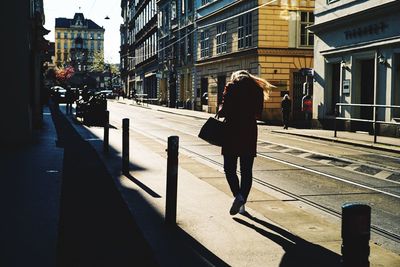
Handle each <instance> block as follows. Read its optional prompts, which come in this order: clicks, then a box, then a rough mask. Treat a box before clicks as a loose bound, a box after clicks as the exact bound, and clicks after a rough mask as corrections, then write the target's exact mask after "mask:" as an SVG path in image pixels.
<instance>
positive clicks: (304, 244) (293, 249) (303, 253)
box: [233, 212, 342, 267]
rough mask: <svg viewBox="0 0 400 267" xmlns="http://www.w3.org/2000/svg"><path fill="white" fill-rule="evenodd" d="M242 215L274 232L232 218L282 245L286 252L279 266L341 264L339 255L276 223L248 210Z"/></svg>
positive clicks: (297, 266)
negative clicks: (253, 214) (261, 218)
mask: <svg viewBox="0 0 400 267" xmlns="http://www.w3.org/2000/svg"><path fill="white" fill-rule="evenodd" d="M242 215H243V216H245V217H247V218H249V219H250V220H252V221H254V222H256V223H258V224H260V225H262V226H264V227H266V228H268V229H270V230H271V231H273V232H275V233H273V232H270V231H267V230H264V229H262V228H260V227H258V226H256V225H254V224H252V223H249V222H247V221H245V220H242V219H240V218H233V219H234V220H235V221H237V222H238V223H241V224H243V225H245V226H247V227H250V228H252V229H254V230H255V231H256V232H258V233H260V234H262V235H263V236H265V237H266V238H268V239H270V240H272V241H274V242H275V243H277V244H279V245H280V246H282V248H283V249H284V250H285V252H286V253H285V254H284V256H283V257H282V260H281V263H280V264H279V266H280V267H289V266H296V267H300V266H307V267H311V266H315V267H320V266H324V267H325V266H326V267H328V266H331V267H336V266H342V265H341V256H340V255H338V254H336V253H334V252H332V251H330V250H328V249H326V248H324V247H321V246H320V245H316V244H313V243H310V242H308V241H306V240H304V239H302V238H300V237H298V236H296V235H294V234H292V233H289V232H288V231H286V230H284V229H282V228H279V227H278V226H276V225H273V224H270V223H268V222H265V221H263V220H260V219H259V218H256V217H254V216H252V215H251V214H249V213H248V212H245V213H244V214H242Z"/></svg>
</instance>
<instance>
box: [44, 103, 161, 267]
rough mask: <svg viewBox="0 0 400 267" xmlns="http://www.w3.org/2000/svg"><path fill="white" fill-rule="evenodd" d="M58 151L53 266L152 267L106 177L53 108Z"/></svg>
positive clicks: (145, 246)
mask: <svg viewBox="0 0 400 267" xmlns="http://www.w3.org/2000/svg"><path fill="white" fill-rule="evenodd" d="M52 115H53V120H54V123H55V126H56V129H57V133H58V139H59V140H58V145H59V146H62V147H63V148H64V161H63V175H62V189H61V204H60V219H59V221H60V224H59V239H58V246H57V265H58V266H157V264H156V262H155V260H154V258H153V255H152V252H151V250H150V248H149V246H148V244H147V242H146V240H145V239H144V238H143V235H142V233H141V232H140V231H139V229H138V226H137V224H136V222H135V221H134V219H133V217H132V216H131V214H130V212H129V209H128V207H127V205H126V204H125V202H124V201H123V200H122V198H121V196H120V194H119V192H118V190H117V188H116V187H115V184H114V182H113V180H112V177H111V176H110V174H109V173H108V172H107V170H106V168H105V166H104V164H103V163H102V162H101V160H100V159H99V157H98V154H97V153H96V151H95V150H94V149H93V148H92V147H91V146H90V144H89V143H88V142H86V141H84V140H82V138H81V137H80V135H79V134H78V133H77V132H76V131H75V130H74V128H73V126H72V125H71V124H70V123H69V122H68V120H67V118H65V116H64V115H63V114H61V112H60V111H59V110H58V109H57V108H53V109H52Z"/></svg>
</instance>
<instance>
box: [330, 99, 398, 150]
mask: <svg viewBox="0 0 400 267" xmlns="http://www.w3.org/2000/svg"><path fill="white" fill-rule="evenodd" d="M344 106H347V107H371V108H373V113H372V114H373V115H372V116H373V119H371V120H368V119H357V118H351V117H349V118H342V117H338V114H340V113H341V112H340V107H344ZM378 108H385V109H387V108H390V109H392V108H399V109H400V106H390V105H375V104H348V103H336V109H335V110H336V111H335V129H334V130H335V134H334V137H337V121H338V120H345V121H359V122H367V123H372V124H373V130H374V143H376V136H377V127H376V126H377V124H392V125H400V123H399V122H396V121H379V120H378V119H377V117H378V112H377V110H378ZM350 115H351V113H350Z"/></svg>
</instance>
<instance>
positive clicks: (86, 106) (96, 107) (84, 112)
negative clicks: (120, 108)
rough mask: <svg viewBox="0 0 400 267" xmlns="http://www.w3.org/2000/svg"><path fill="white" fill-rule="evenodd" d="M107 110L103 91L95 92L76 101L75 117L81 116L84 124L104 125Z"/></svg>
mask: <svg viewBox="0 0 400 267" xmlns="http://www.w3.org/2000/svg"><path fill="white" fill-rule="evenodd" d="M106 110H107V100H106V98H105V94H104V93H100V92H97V93H95V94H94V95H91V96H89V99H88V100H87V101H85V100H84V99H83V98H81V99H79V100H77V101H76V117H78V118H81V119H82V121H83V123H84V124H87V125H95V126H104V123H105V116H106Z"/></svg>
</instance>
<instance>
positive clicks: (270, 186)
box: [132, 128, 400, 243]
mask: <svg viewBox="0 0 400 267" xmlns="http://www.w3.org/2000/svg"><path fill="white" fill-rule="evenodd" d="M132 130H134V131H137V132H139V133H140V134H143V135H145V136H147V137H150V138H152V139H156V140H157V141H158V142H160V143H163V144H165V145H167V141H166V140H165V139H163V138H160V137H158V136H156V135H152V134H150V133H148V132H144V131H141V130H138V129H137V128H135V129H132ZM180 149H182V150H184V151H185V152H187V153H189V154H192V155H194V156H196V157H199V158H201V159H203V160H205V161H207V162H209V163H211V164H213V165H215V166H217V167H219V168H223V164H221V163H219V162H218V161H215V160H213V159H212V158H210V157H207V156H204V155H202V154H200V153H198V152H196V151H194V150H192V149H189V148H187V147H185V146H180ZM257 155H258V156H260V157H263V158H268V159H270V160H277V159H274V158H273V157H266V156H265V155H262V154H261V153H257ZM279 162H280V163H283V164H286V165H289V166H291V167H297V168H299V169H302V170H305V171H311V172H313V173H315V170H312V169H309V168H307V167H304V166H303V167H301V168H300V166H296V165H294V164H292V163H290V162H284V161H282V160H279ZM238 174H240V172H239V171H238ZM318 174H320V175H325V176H327V175H329V174H324V173H322V172H319V173H318ZM329 176H330V177H332V175H329ZM340 180H341V181H342V182H346V181H345V180H344V179H340ZM253 181H254V182H256V183H257V184H259V185H261V186H264V187H266V188H268V189H271V190H274V191H276V192H279V193H281V194H283V195H285V196H287V197H290V198H292V199H295V200H297V201H300V202H302V203H304V204H307V205H309V206H311V207H314V208H316V209H318V210H320V211H323V212H326V213H328V214H330V215H333V216H335V217H337V218H338V219H341V217H342V214H341V213H340V212H338V211H336V210H334V209H332V208H329V207H326V206H323V205H321V204H319V203H317V202H315V201H312V200H310V199H307V198H305V197H302V196H301V195H299V194H295V193H292V192H290V191H288V190H285V189H282V188H280V187H277V186H275V185H273V184H270V183H268V182H266V181H264V180H262V179H259V178H257V177H255V176H253ZM347 182H348V181H347ZM352 184H353V185H355V186H360V187H365V186H363V185H361V184H357V183H352ZM366 189H369V190H373V191H377V192H378V193H381V194H387V195H389V196H392V197H395V198H400V196H398V195H394V194H391V193H387V192H384V191H382V190H378V189H373V188H369V187H366ZM371 231H372V232H373V233H375V234H377V235H379V236H382V237H384V238H387V239H389V240H392V241H394V242H396V243H400V235H398V234H396V233H392V232H390V231H388V230H386V229H383V228H381V227H379V226H377V225H371Z"/></svg>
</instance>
